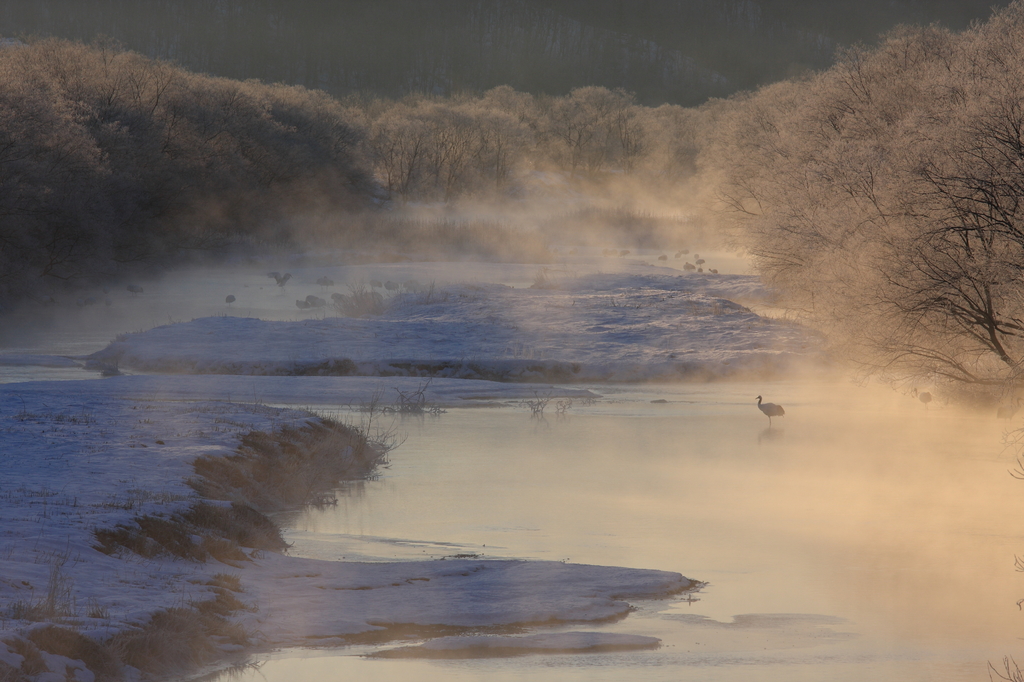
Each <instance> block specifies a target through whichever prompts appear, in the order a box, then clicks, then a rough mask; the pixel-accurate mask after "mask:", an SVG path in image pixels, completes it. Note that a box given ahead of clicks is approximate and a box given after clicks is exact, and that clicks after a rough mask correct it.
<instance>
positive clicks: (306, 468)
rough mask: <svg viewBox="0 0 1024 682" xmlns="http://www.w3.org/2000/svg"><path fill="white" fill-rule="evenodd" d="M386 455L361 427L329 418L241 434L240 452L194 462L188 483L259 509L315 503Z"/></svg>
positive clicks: (215, 496) (367, 471) (211, 496)
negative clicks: (265, 431)
mask: <svg viewBox="0 0 1024 682" xmlns="http://www.w3.org/2000/svg"><path fill="white" fill-rule="evenodd" d="M385 454H386V453H384V452H382V450H381V449H379V448H376V447H374V446H373V445H371V444H370V442H369V441H368V440H367V438H366V436H365V435H364V434H362V433H360V432H359V431H358V430H356V429H354V428H351V427H348V426H345V425H344V424H340V423H337V422H334V421H331V420H329V419H321V420H319V421H311V422H308V423H307V424H306V425H305V426H304V427H302V428H290V427H286V428H283V429H281V430H279V431H276V432H274V433H264V432H253V433H250V434H248V435H246V436H244V437H243V438H242V444H241V446H240V447H239V448H238V452H237V454H234V455H231V456H228V457H215V456H205V457H200V458H198V459H197V460H196V461H195V463H194V465H193V466H194V468H195V471H196V476H194V477H193V478H191V479H190V480H189V485H190V486H192V488H193V489H194V490H195V491H196V492H198V493H199V494H200V495H202V496H203V497H206V498H209V499H216V500H230V501H238V502H242V503H245V504H247V505H249V506H251V507H253V508H256V509H265V510H274V509H286V508H291V507H297V506H302V505H308V504H315V503H317V501H318V500H320V499H322V496H323V493H325V492H328V491H330V490H332V489H334V488H335V487H337V485H338V484H339V483H341V482H342V481H346V480H356V479H360V478H365V477H366V476H368V475H369V474H371V473H372V472H373V470H374V468H376V467H377V466H378V465H379V464H381V463H382V462H383V458H384V456H385Z"/></svg>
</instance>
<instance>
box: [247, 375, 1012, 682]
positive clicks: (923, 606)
mask: <svg viewBox="0 0 1024 682" xmlns="http://www.w3.org/2000/svg"><path fill="white" fill-rule="evenodd" d="M592 390H595V391H597V392H600V393H602V394H603V395H604V396H605V398H604V399H603V400H600V401H598V402H597V403H596V404H594V405H590V406H583V405H580V406H576V407H574V408H573V409H572V410H570V413H569V416H566V417H563V418H555V417H554V416H549V418H548V419H547V420H535V419H531V418H530V416H529V414H528V413H527V412H524V411H522V410H516V409H513V408H506V409H499V410H494V409H464V410H453V411H450V412H449V413H447V414H444V415H442V416H440V417H439V418H436V419H427V420H422V421H405V422H402V424H401V428H402V429H403V430H404V431H406V432H407V433H408V439H407V440H406V442H405V444H404V445H403V446H402V447H401V448H400V449H399V450H397V451H395V452H394V453H393V456H392V465H391V467H390V468H389V469H388V470H387V471H385V472H384V475H383V476H382V477H381V478H380V479H379V480H377V481H371V482H367V483H365V484H360V485H359V486H358V487H357V488H356V489H353V490H350V491H348V494H346V495H344V496H343V497H342V498H341V499H340V502H339V506H338V507H337V508H333V509H327V510H324V511H310V512H307V513H304V514H300V515H298V516H297V517H288V518H285V519H283V520H284V521H285V522H286V523H287V525H288V526H289V527H290V528H291V529H292V530H291V531H290V532H289V535H288V539H289V540H290V541H291V542H294V543H295V547H294V549H293V550H292V551H293V553H295V554H301V555H310V556H316V557H321V558H341V557H345V558H346V559H349V560H351V559H366V560H376V561H379V560H403V559H417V558H424V557H434V558H440V557H443V556H446V555H447V556H451V555H454V554H459V553H478V554H481V555H482V556H485V557H514V558H527V559H554V560H569V561H571V562H574V563H594V564H609V565H622V566H631V567H644V568H657V569H663V570H677V571H680V572H682V573H683V574H684V575H686V576H688V577H691V578H695V579H698V580H702V581H706V582H707V583H708V584H707V586H706V587H705V588H704V589H703V590H701V592H700V593H699V594H697V595H696V596H695V599H697V600H698V601H693V602H690V601H687V600H680V601H667V602H656V603H640V604H639V610H638V611H637V612H636V613H634V614H632V615H630V616H629V617H628V618H627V619H625V620H624V621H621V622H619V623H614V624H609V625H608V626H604V627H605V629H608V630H610V631H615V632H624V633H633V634H646V635H654V636H657V637H660V638H661V639H662V640H663V645H662V648H661V649H659V650H657V651H654V652H637V653H630V654H599V655H578V656H529V657H519V658H512V659H506V660H501V661H494V660H481V661H469V662H467V661H455V662H438V661H433V662H410V661H397V662H395V661H379V660H367V659H362V658H359V655H360V654H363V653H367V652H368V650H363V649H360V648H358V647H357V648H354V649H352V648H350V649H345V650H341V651H338V652H337V653H335V654H325V653H324V652H316V653H313V652H301V651H289V652H282V653H280V654H278V655H275V656H274V657H273V658H272V659H271V660H270V661H268V662H267V663H265V664H264V665H263V666H262V667H261V668H260V670H259V672H258V673H255V674H253V675H252V676H251V677H245V678H244V679H254V680H255V679H267V680H286V679H348V678H349V676H350V675H358V676H359V677H360V678H361V679H382V680H383V679H410V680H411V679H459V680H463V679H465V680H476V679H488V680H492V679H498V680H505V679H509V680H511V679H523V678H524V677H526V678H529V679H552V680H575V679H602V680H605V679H606V680H616V679H629V678H631V677H633V678H636V676H642V677H643V679H652V680H675V679H713V680H739V679H750V678H751V676H753V677H754V678H756V679H764V680H794V679H808V680H812V679H833V680H834V679H840V680H865V679H879V680H889V679H902V680H907V679H910V680H976V679H984V677H985V675H986V665H987V662H988V661H991V662H993V663H995V664H997V665H998V664H1000V661H1001V659H1002V657H1003V656H1004V655H1008V654H1012V653H1013V651H1014V650H1015V648H1016V647H1017V646H1018V645H1019V637H1018V634H1019V630H1020V626H1021V619H1022V618H1024V616H1021V613H1020V611H1019V609H1018V607H1017V604H1016V602H1017V600H1018V599H1020V598H1021V597H1022V596H1024V581H1022V579H1021V576H1020V574H1019V573H1017V572H1015V571H1014V555H1015V553H1017V552H1019V551H1020V537H1021V530H1022V528H1021V525H1022V524H1021V521H1020V519H1019V516H1020V515H1019V510H1020V506H1021V492H1022V486H1024V483H1021V482H1020V481H1017V480H1015V479H1014V478H1013V477H1012V476H1011V475H1010V473H1009V472H1008V470H1010V469H1012V468H1014V467H1015V466H1016V460H1015V458H1016V455H1017V450H1016V449H1015V448H1011V447H1006V446H1004V443H1003V435H1004V430H1005V429H1006V426H1007V424H1006V422H1004V421H1001V420H997V419H995V417H994V415H992V414H989V413H984V414H982V413H972V412H966V411H961V410H959V409H956V408H954V407H949V406H944V405H941V404H935V403H933V404H932V405H931V406H930V407H929V408H926V407H925V406H924V405H923V404H921V403H920V402H919V401H917V400H916V399H914V398H912V397H910V396H905V395H901V394H898V393H895V392H893V391H890V390H888V389H885V388H878V387H861V386H855V385H851V384H829V385H821V384H798V383H776V384H767V385H766V384H760V385H757V384H733V383H730V384H717V385H704V386H671V387H657V388H653V387H622V386H618V387H611V386H598V387H592ZM758 393H762V394H764V395H765V396H766V398H768V399H770V400H773V401H776V402H779V403H781V404H783V405H784V406H785V407H786V416H785V417H784V418H781V419H780V418H776V419H775V420H774V421H775V424H774V426H773V428H772V429H768V428H767V420H766V419H765V418H764V416H763V415H761V414H760V413H759V412H758V411H757V410H756V407H755V402H754V400H752V398H753V397H754V396H755V395H757V394H758ZM656 399H665V400H667V401H668V402H667V403H657V404H652V403H651V402H650V401H651V400H656ZM555 629H556V630H558V628H555ZM570 629H571V628H570ZM587 629H588V630H593V629H594V628H593V626H588V627H587ZM541 630H542V631H544V629H543V628H541Z"/></svg>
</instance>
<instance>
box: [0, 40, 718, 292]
mask: <svg viewBox="0 0 1024 682" xmlns="http://www.w3.org/2000/svg"><path fill="white" fill-rule="evenodd" d="M0 86H2V87H0V303H6V304H9V303H11V302H14V301H17V300H26V299H27V300H33V299H34V300H37V301H39V300H41V299H44V298H46V297H47V296H49V295H51V294H52V293H53V292H54V291H55V290H56V289H57V288H60V287H69V288H74V287H80V286H84V285H90V284H97V283H99V282H102V281H106V280H109V279H111V278H114V277H117V276H119V275H124V273H126V272H127V271H130V270H131V269H132V268H137V267H142V266H149V265H152V264H153V263H161V264H164V265H167V264H173V263H174V262H175V259H181V258H186V257H190V256H192V255H195V254H207V253H219V252H223V250H224V249H226V248H227V247H229V246H233V247H237V246H239V245H246V246H248V247H257V248H258V247H259V245H261V244H263V245H267V246H270V245H281V244H285V243H288V242H289V241H290V240H295V239H297V238H298V237H299V235H298V229H299V228H298V227H297V226H298V225H300V224H301V225H302V229H303V230H304V232H305V236H306V237H307V238H313V237H314V236H315V238H316V239H318V240H320V241H321V242H323V243H326V242H329V241H333V243H335V244H336V245H341V246H344V245H348V246H364V245H371V246H372V244H373V239H374V234H375V233H376V234H378V236H380V237H382V238H383V237H386V240H387V241H389V243H399V244H400V243H403V242H404V243H407V244H414V243H421V242H422V239H421V238H419V237H417V236H416V234H413V233H424V234H426V233H429V234H433V235H435V236H437V235H448V238H449V239H450V241H451V242H452V244H453V246H456V247H458V248H460V249H467V250H470V251H472V250H474V249H477V250H480V249H483V251H481V252H482V253H486V254H490V255H500V256H501V257H503V258H509V257H515V255H514V254H508V253H503V254H496V253H493V252H495V250H496V249H499V250H500V249H503V248H504V247H501V246H500V245H501V244H505V245H508V244H509V243H515V242H516V241H517V240H516V238H515V237H514V235H513V234H512V232H513V231H514V229H513V228H512V227H510V226H509V225H506V224H504V223H495V222H490V223H486V221H485V223H486V224H485V223H481V224H480V225H479V229H462V228H459V229H454V228H453V227H452V226H451V225H448V224H444V225H440V224H439V225H426V224H424V223H422V221H416V220H406V221H402V220H391V221H383V222H382V221H381V220H379V219H374V218H368V217H356V216H355V214H357V213H359V212H363V211H366V210H371V209H373V208H376V207H380V206H385V207H401V206H403V205H405V204H408V203H410V202H430V203H433V204H444V203H456V202H460V201H463V200H466V199H478V198H486V199H488V200H497V201H507V200H510V199H511V200H515V199H516V197H519V196H521V194H522V192H523V191H524V190H525V189H526V188H528V187H529V186H531V184H533V185H536V184H537V183H538V180H537V176H538V175H540V176H542V178H547V179H552V178H553V179H556V180H557V181H559V182H564V183H566V187H565V188H567V189H571V190H572V191H575V192H587V191H596V190H595V188H598V187H606V186H607V183H608V181H609V180H610V179H611V180H615V181H622V180H624V179H634V180H635V181H637V182H641V183H644V184H646V185H648V186H655V185H657V186H673V185H677V184H678V183H679V182H680V179H681V178H687V177H689V176H691V175H692V173H693V168H694V165H695V160H696V154H697V139H698V138H699V137H702V136H703V135H704V133H702V132H701V127H700V126H701V121H703V120H704V117H703V116H702V115H700V114H699V110H690V109H685V108H683V107H680V106H677V105H662V106H659V107H654V108H652V107H645V106H642V105H640V104H637V102H636V100H635V96H634V95H633V94H631V93H627V92H625V91H623V90H620V89H615V90H612V89H608V88H605V87H598V86H591V87H585V88H577V89H574V90H573V91H571V92H570V93H569V94H568V95H565V96H562V97H552V96H534V95H531V94H529V93H524V92H520V91H516V90H514V89H513V88H511V87H508V86H502V87H498V88H494V89H491V90H488V91H486V92H484V93H481V94H477V95H460V96H452V97H436V96H435V97H431V96H425V95H420V96H409V97H405V98H401V99H397V100H392V99H385V98H378V97H349V98H346V99H344V100H338V99H335V98H333V97H331V96H329V95H328V94H326V93H324V92H322V91H316V90H309V89H307V88H304V87H302V86H286V85H279V84H278V85H270V84H266V83H263V82H260V81H255V80H247V81H238V80H231V79H227V78H219V77H213V76H208V75H203V74H196V73H193V72H190V71H187V70H185V69H183V68H182V67H180V66H178V65H175V64H173V63H171V62H167V61H164V60H158V59H152V58H149V57H145V56H143V55H140V54H138V53H135V52H131V51H128V50H124V49H121V48H119V47H117V46H116V45H113V44H111V43H109V42H104V41H100V42H97V43H94V44H91V45H86V44H83V43H78V42H72V41H66V40H59V39H54V38H47V39H40V40H33V41H29V42H27V43H24V42H20V41H8V42H6V43H4V44H3V46H0ZM541 184H543V183H542V182H541ZM609 215H613V214H609ZM613 217H614V218H615V221H614V222H617V223H621V222H622V221H621V220H620V219H619V218H620V216H618V215H617V214H615V215H613ZM641 217H642V218H643V220H644V221H645V225H644V230H645V231H646V232H650V233H651V234H654V231H656V230H657V229H658V228H657V226H656V225H654V226H652V225H651V224H649V223H651V222H652V219H651V218H650V217H643V216H641ZM577 222H578V221H577ZM619 229H620V231H622V229H626V230H628V229H629V228H628V225H625V226H620V227H619ZM487 232H490V233H494V234H486V233H487ZM497 232H501V233H502V234H500V235H499V234H497ZM403 233H404V234H405V236H404V237H403V236H402V234H403ZM506 233H507V234H506ZM420 237H422V235H420ZM518 241H519V242H520V243H522V244H524V245H528V247H529V248H527V249H525V250H524V253H523V257H530V258H536V257H537V255H538V253H539V252H540V251H541V249H540V247H539V246H538V244H537V243H535V242H536V240H522V239H519V240H518ZM473 242H475V243H473ZM443 246H444V244H438V243H435V244H432V247H433V248H434V249H437V248H442V247H443ZM527 254H528V255H527Z"/></svg>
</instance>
